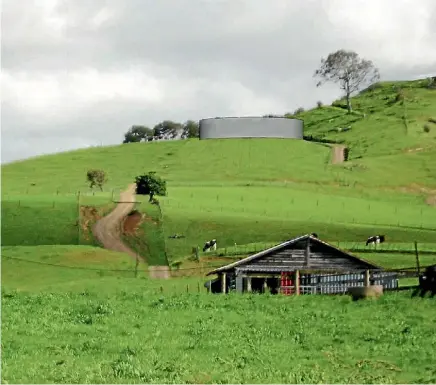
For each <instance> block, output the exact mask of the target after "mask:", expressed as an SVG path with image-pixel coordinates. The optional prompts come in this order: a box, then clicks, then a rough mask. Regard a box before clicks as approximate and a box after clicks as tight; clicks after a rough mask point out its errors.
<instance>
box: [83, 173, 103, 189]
mask: <svg viewBox="0 0 436 385" xmlns="http://www.w3.org/2000/svg"><path fill="white" fill-rule="evenodd" d="M86 178H87V180H88V182H89V187H90V188H94V186H98V187H99V188H100V190H101V191H103V185H104V184H105V183H106V182H107V176H106V173H105V172H104V171H103V170H88V172H87V173H86Z"/></svg>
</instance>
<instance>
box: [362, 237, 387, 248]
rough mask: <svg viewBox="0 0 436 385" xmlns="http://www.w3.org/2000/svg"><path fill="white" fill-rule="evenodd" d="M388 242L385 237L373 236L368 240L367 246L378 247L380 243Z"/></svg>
mask: <svg viewBox="0 0 436 385" xmlns="http://www.w3.org/2000/svg"><path fill="white" fill-rule="evenodd" d="M385 240H386V236H384V235H373V236H372V237H369V238H368V239H367V240H366V246H368V245H377V244H379V243H383V242H384V241H385Z"/></svg>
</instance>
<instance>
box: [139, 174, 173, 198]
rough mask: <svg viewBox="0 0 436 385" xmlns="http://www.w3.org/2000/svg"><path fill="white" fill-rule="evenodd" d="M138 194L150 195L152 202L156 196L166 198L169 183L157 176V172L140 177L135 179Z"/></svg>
mask: <svg viewBox="0 0 436 385" xmlns="http://www.w3.org/2000/svg"><path fill="white" fill-rule="evenodd" d="M135 181H136V193H137V194H138V195H150V199H149V200H148V201H149V202H151V201H152V200H153V197H154V195H160V196H165V195H166V194H167V182H166V181H165V180H163V179H162V178H161V177H159V176H158V175H156V172H155V171H150V172H149V173H148V174H144V175H139V176H137V177H136V178H135Z"/></svg>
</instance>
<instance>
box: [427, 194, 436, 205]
mask: <svg viewBox="0 0 436 385" xmlns="http://www.w3.org/2000/svg"><path fill="white" fill-rule="evenodd" d="M425 203H427V204H428V205H429V206H436V195H429V196H428V197H427V199H426V200H425Z"/></svg>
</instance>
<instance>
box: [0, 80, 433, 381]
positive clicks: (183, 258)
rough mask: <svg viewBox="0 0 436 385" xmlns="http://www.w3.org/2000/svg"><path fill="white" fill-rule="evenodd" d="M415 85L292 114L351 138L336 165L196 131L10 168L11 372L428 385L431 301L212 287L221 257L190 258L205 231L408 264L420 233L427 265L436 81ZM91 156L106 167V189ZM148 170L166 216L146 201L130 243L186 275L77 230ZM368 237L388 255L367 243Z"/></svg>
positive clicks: (7, 321) (6, 372) (229, 243)
mask: <svg viewBox="0 0 436 385" xmlns="http://www.w3.org/2000/svg"><path fill="white" fill-rule="evenodd" d="M423 86H424V82H423V81H416V82H406V83H404V82H403V83H401V82H400V83H399V82H397V83H381V84H380V85H379V86H377V87H373V90H372V91H366V92H363V93H362V94H361V95H359V96H357V97H356V98H354V99H353V106H354V109H355V111H354V112H353V113H352V114H347V113H346V112H345V110H344V108H343V101H336V102H334V103H333V105H332V106H324V107H322V108H316V109H313V110H310V111H306V112H303V113H301V114H299V115H298V116H297V117H298V118H301V119H303V120H304V122H305V134H306V135H312V136H314V137H316V138H318V139H323V140H331V141H336V142H342V143H343V144H345V145H347V146H348V147H349V148H350V160H349V161H348V162H345V163H343V164H336V165H332V164H331V163H330V160H331V149H330V148H329V146H328V145H325V144H319V143H315V142H307V141H299V140H281V139H249V140H245V139H244V140H242V139H241V140H238V139H231V140H205V141H199V140H195V139H191V140H185V141H168V142H158V143H137V144H126V145H120V146H110V147H98V148H92V149H84V150H78V151H71V152H66V153H61V154H54V155H48V156H42V157H37V158H33V159H28V160H24V161H20V162H14V163H11V164H7V165H2V212H1V220H2V233H1V236H2V242H1V243H2V259H1V267H2V269H1V270H2V271H1V274H2V275H1V278H2V283H1V285H2V382H9V383H11V382H12V383H13V382H15V383H17V382H21V383H29V382H30V383H32V382H33V383H35V382H57V383H65V382H69V383H73V382H75V383H79V382H80V383H228V382H230V383H322V382H324V383H432V382H435V381H436V370H435V368H434V358H433V356H434V354H433V349H432V345H434V344H436V340H435V334H434V333H433V329H434V323H435V321H436V308H435V306H434V299H428V298H427V299H421V298H410V294H411V293H409V292H399V293H387V294H386V295H385V296H384V297H382V298H381V299H379V300H378V301H363V302H356V303H354V302H351V300H350V298H348V297H346V296H338V297H326V296H322V297H321V296H301V297H286V296H268V295H265V296H259V295H243V296H241V295H240V296H238V295H229V296H213V295H207V294H205V288H204V287H203V284H204V282H205V281H206V280H207V279H210V277H208V278H206V277H205V276H204V275H205V273H206V272H208V271H209V270H211V269H212V268H213V267H217V264H225V263H226V258H221V259H218V258H215V260H214V258H210V259H209V260H208V259H206V258H202V261H201V262H199V263H197V262H194V261H192V260H190V256H191V254H192V248H193V247H196V246H200V248H201V247H202V245H203V244H204V242H205V241H207V240H209V239H212V238H216V239H217V240H218V250H217V252H216V253H211V256H215V257H217V256H223V257H227V259H228V260H229V261H230V260H234V259H235V258H237V257H242V256H244V255H248V254H252V253H254V252H257V251H260V250H262V249H264V248H266V247H269V246H271V245H275V244H278V243H280V242H282V241H285V240H288V239H290V238H293V237H295V236H299V235H302V234H306V233H311V232H316V233H318V235H319V237H320V238H321V239H322V240H325V241H327V242H330V243H332V244H333V245H335V246H338V247H340V248H343V249H349V250H353V253H354V254H355V255H357V256H360V257H362V258H364V259H366V260H368V261H371V262H374V263H376V264H378V265H380V266H383V267H385V268H387V269H400V268H409V267H412V266H415V264H416V260H415V255H414V254H413V252H414V244H413V242H414V241H417V242H418V248H419V251H420V264H421V266H426V265H429V264H434V263H436V206H434V204H433V205H432V204H431V202H433V201H435V202H436V173H435V170H436V124H434V123H431V122H430V121H429V120H430V119H431V118H436V113H435V111H436V92H435V91H434V90H428V89H425V88H424V87H423ZM400 88H401V90H400ZM400 94H401V97H399V95H400ZM397 99H398V101H397ZM424 125H426V127H427V129H426V130H424V129H423V128H424ZM343 128H347V129H348V130H343ZM426 131H427V132H426ZM90 168H101V169H104V170H105V171H106V172H107V174H108V177H109V181H108V183H107V185H106V186H105V187H104V192H102V193H100V192H99V193H93V192H92V191H90V189H89V187H88V186H87V184H86V172H87V170H88V169H90ZM144 171H145V172H147V171H156V172H157V173H158V174H159V175H160V176H162V177H163V178H164V179H166V180H167V183H168V196H167V197H162V198H159V200H160V202H161V210H162V213H163V217H161V216H160V213H159V212H158V209H157V207H155V206H152V205H150V204H148V203H147V199H144V198H142V197H139V200H140V201H141V204H140V205H138V208H139V209H140V210H141V211H143V212H144V213H145V214H147V216H148V218H149V219H150V220H148V221H147V220H146V221H144V222H143V223H142V224H141V227H140V229H139V233H138V234H139V235H138V238H137V239H132V238H130V239H129V240H128V243H129V244H130V245H131V246H133V248H136V249H137V250H138V251H139V252H140V254H141V255H142V256H143V257H144V258H145V259H146V261H147V263H148V264H157V265H159V264H164V263H166V258H164V257H165V253H166V256H167V258H168V262H169V263H170V264H171V265H173V266H174V264H177V266H179V268H180V270H179V272H180V275H192V277H190V278H174V279H171V280H169V281H156V280H150V279H149V278H148V274H147V271H146V267H147V266H146V265H145V264H142V263H141V264H140V265H139V267H138V274H137V278H136V279H135V275H136V274H135V261H134V260H133V259H132V258H131V257H129V256H126V255H124V254H119V253H115V252H110V251H107V250H103V249H101V248H99V247H95V245H96V242H95V240H93V238H92V236H89V234H88V236H85V234H84V231H83V229H82V225H81V224H83V222H84V220H85V219H86V218H85V217H84V214H80V215H79V213H80V209H79V207H80V206H92V207H95V208H97V209H99V210H100V211H101V213H102V214H104V213H107V212H108V210H110V209H111V208H112V207H113V204H111V203H110V202H111V201H112V200H117V199H118V196H119V192H120V190H124V189H126V188H127V185H128V184H129V183H132V182H133V181H134V178H135V176H137V175H139V174H141V173H143V172H144ZM53 175H56V178H53ZM78 191H80V196H78ZM158 219H159V221H158ZM91 222H92V221H91ZM78 223H80V225H78ZM174 234H179V235H184V236H185V237H184V238H181V239H171V238H169V237H170V236H171V235H174ZM375 234H385V235H386V236H387V242H386V243H385V244H382V245H380V246H379V247H378V249H379V250H382V251H383V252H381V253H376V252H374V251H370V250H369V248H367V247H365V246H364V242H365V240H366V238H367V237H368V236H371V235H375ZM232 257H233V258H232ZM164 259H165V260H164ZM405 284H416V278H407V279H403V280H402V281H401V285H405Z"/></svg>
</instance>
